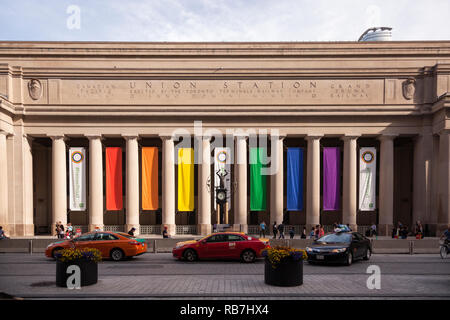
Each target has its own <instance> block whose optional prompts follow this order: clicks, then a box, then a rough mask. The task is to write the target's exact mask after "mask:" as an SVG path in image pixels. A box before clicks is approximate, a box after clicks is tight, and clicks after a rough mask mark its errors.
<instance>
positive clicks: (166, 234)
mask: <svg viewBox="0 0 450 320" xmlns="http://www.w3.org/2000/svg"><path fill="white" fill-rule="evenodd" d="M163 238H164V239H167V238H169V231H167V226H164V231H163Z"/></svg>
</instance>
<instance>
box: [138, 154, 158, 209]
mask: <svg viewBox="0 0 450 320" xmlns="http://www.w3.org/2000/svg"><path fill="white" fill-rule="evenodd" d="M142 209H143V210H157V209H158V148H156V147H143V148H142Z"/></svg>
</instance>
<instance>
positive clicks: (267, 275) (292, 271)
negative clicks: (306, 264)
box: [264, 258, 303, 287]
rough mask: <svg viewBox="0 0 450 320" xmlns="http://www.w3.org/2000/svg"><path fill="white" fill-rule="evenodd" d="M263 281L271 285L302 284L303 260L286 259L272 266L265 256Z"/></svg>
mask: <svg viewBox="0 0 450 320" xmlns="http://www.w3.org/2000/svg"><path fill="white" fill-rule="evenodd" d="M264 282H265V283H267V284H270V285H272V286H280V287H293V286H299V285H302V284H303V260H297V261H294V260H292V259H286V260H285V261H282V262H281V263H280V264H278V265H277V266H276V268H273V267H272V264H271V263H270V261H269V259H267V258H266V261H265V269H264Z"/></svg>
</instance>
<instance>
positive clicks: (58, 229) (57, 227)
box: [55, 221, 61, 239]
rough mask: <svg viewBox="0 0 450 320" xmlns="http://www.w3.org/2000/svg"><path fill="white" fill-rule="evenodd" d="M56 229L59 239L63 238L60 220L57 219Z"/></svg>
mask: <svg viewBox="0 0 450 320" xmlns="http://www.w3.org/2000/svg"><path fill="white" fill-rule="evenodd" d="M55 231H56V237H57V238H58V239H60V238H61V236H60V234H61V228H60V226H59V221H56V223H55Z"/></svg>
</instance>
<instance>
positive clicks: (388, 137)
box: [377, 133, 398, 141]
mask: <svg viewBox="0 0 450 320" xmlns="http://www.w3.org/2000/svg"><path fill="white" fill-rule="evenodd" d="M397 137H398V134H395V133H390V134H383V135H380V136H378V137H377V139H378V140H380V141H386V140H394V139H395V138H397Z"/></svg>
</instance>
